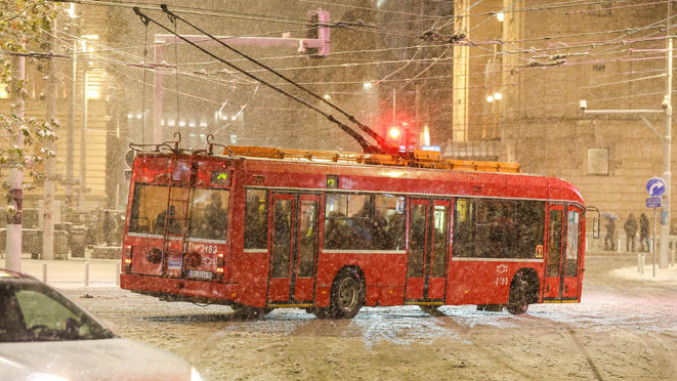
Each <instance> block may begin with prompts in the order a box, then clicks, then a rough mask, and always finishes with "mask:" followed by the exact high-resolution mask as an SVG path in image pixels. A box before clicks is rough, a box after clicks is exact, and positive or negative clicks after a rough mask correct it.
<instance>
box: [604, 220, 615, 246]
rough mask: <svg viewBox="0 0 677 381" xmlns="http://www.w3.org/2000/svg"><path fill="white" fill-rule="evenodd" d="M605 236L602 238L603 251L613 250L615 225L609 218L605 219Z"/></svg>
mask: <svg viewBox="0 0 677 381" xmlns="http://www.w3.org/2000/svg"><path fill="white" fill-rule="evenodd" d="M606 219H607V223H606V235H605V236H604V250H611V251H613V250H614V234H615V232H616V223H615V222H614V219H613V218H611V217H607V218H606Z"/></svg>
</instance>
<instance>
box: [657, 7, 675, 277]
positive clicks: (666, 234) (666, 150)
mask: <svg viewBox="0 0 677 381" xmlns="http://www.w3.org/2000/svg"><path fill="white" fill-rule="evenodd" d="M669 7H670V5H669V3H668V9H669ZM669 20H670V18H669V17H668V22H669ZM668 26H669V24H668ZM668 33H670V28H669V27H668ZM667 50H668V62H667V66H668V73H667V78H666V82H667V83H666V84H665V98H664V99H663V103H662V105H663V107H664V108H665V137H664V138H663V141H664V142H665V145H664V147H663V167H664V171H665V172H663V180H665V194H663V201H664V203H662V205H661V252H660V260H659V262H658V263H659V267H660V268H662V269H666V268H668V248H669V242H670V206H671V205H670V199H671V197H670V192H671V191H672V172H671V171H670V163H671V160H672V38H668V49H667Z"/></svg>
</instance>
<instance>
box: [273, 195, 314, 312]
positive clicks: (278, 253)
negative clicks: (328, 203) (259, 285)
mask: <svg viewBox="0 0 677 381" xmlns="http://www.w3.org/2000/svg"><path fill="white" fill-rule="evenodd" d="M318 208H319V196H318V195H311V194H302V195H294V194H279V193H277V194H274V195H273V207H272V208H271V209H272V229H271V235H272V245H271V248H272V252H271V261H270V282H269V288H268V302H269V303H272V304H275V303H278V304H279V303H283V304H284V303H289V304H295V305H300V304H312V300H313V292H314V290H315V267H316V260H317V249H318V239H317V223H318V210H319V209H318Z"/></svg>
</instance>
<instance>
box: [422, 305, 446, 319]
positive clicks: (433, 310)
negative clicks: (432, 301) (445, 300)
mask: <svg viewBox="0 0 677 381" xmlns="http://www.w3.org/2000/svg"><path fill="white" fill-rule="evenodd" d="M419 307H421V310H423V312H425V313H427V314H428V315H430V316H444V314H443V313H442V311H440V310H439V308H440V306H430V305H419Z"/></svg>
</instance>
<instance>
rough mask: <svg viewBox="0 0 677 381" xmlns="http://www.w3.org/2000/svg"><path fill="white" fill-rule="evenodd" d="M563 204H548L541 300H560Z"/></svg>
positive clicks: (563, 231)
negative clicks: (546, 241) (546, 239)
mask: <svg viewBox="0 0 677 381" xmlns="http://www.w3.org/2000/svg"><path fill="white" fill-rule="evenodd" d="M565 237H566V226H565V224H564V205H550V208H549V209H548V247H547V249H546V257H545V277H544V282H543V300H544V301H548V300H550V301H552V300H561V296H562V294H561V283H562V282H561V281H562V277H561V274H562V253H563V252H564V238H565Z"/></svg>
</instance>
